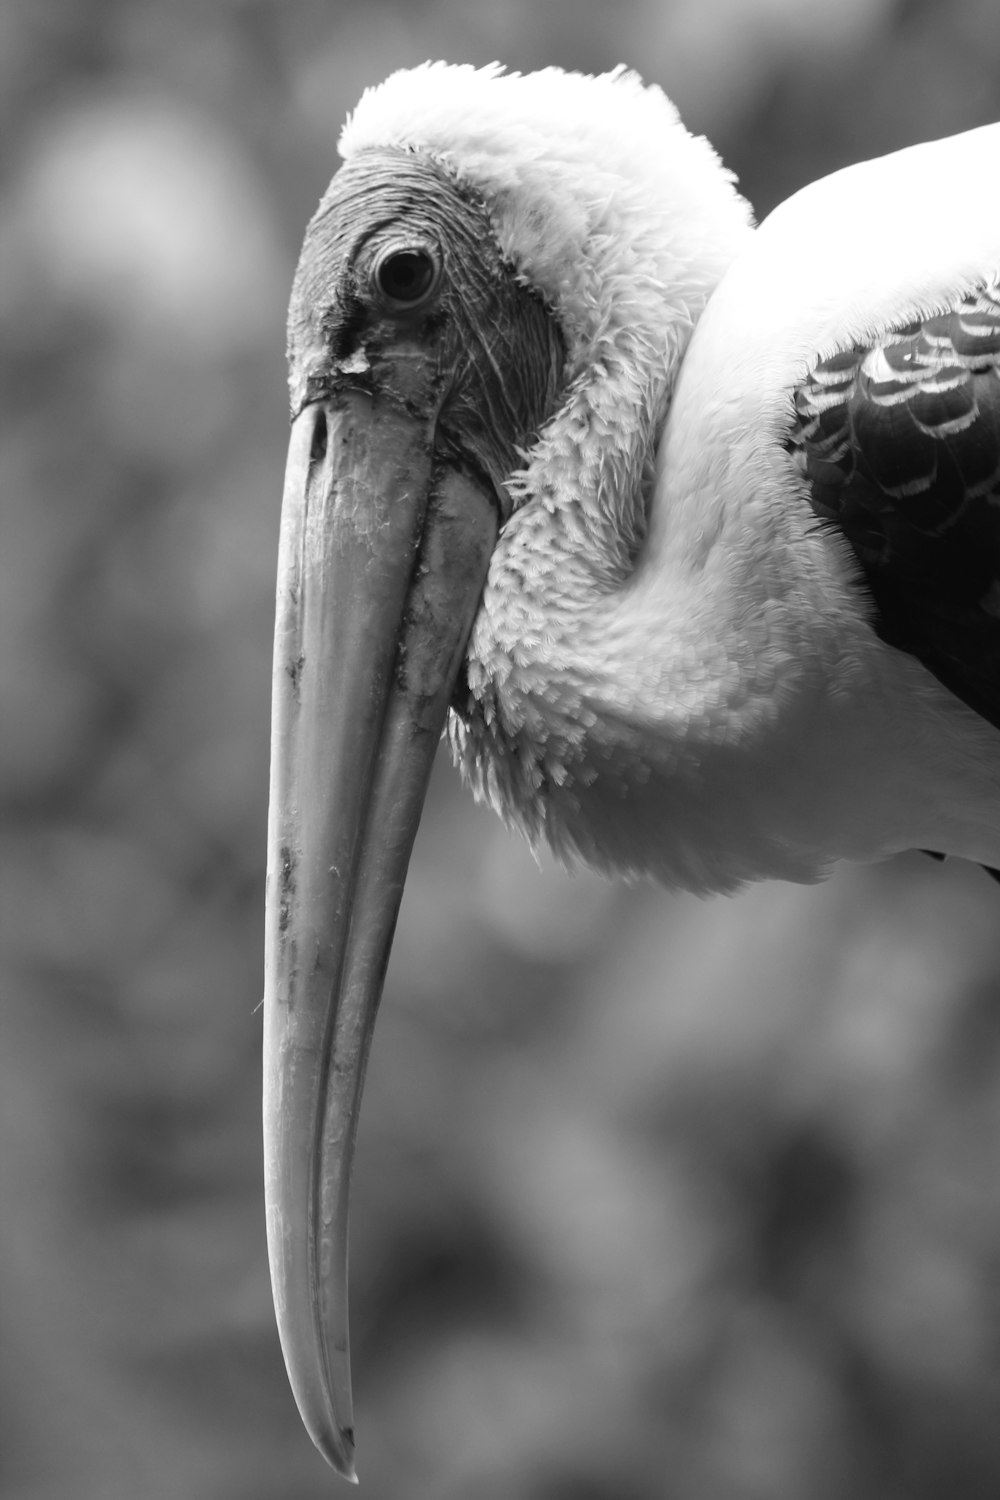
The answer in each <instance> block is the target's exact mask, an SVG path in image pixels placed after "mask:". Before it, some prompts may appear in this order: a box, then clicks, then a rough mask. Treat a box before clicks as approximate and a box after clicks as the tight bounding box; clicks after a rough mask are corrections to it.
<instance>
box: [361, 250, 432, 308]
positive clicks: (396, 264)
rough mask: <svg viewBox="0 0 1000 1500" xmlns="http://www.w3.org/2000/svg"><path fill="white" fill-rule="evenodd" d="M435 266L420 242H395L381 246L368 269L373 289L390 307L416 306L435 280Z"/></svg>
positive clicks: (429, 254) (423, 300) (425, 298)
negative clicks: (391, 244) (393, 244)
mask: <svg viewBox="0 0 1000 1500" xmlns="http://www.w3.org/2000/svg"><path fill="white" fill-rule="evenodd" d="M438 275H439V267H438V263H437V261H436V260H435V258H434V256H433V255H432V254H431V252H430V251H429V250H427V249H425V248H424V246H422V245H395V246H390V247H389V248H388V249H387V250H383V252H382V254H381V255H380V256H379V258H378V260H377V261H376V262H375V266H374V268H373V271H372V279H373V281H374V283H375V288H376V291H378V292H379V294H380V295H381V297H382V298H383V300H384V301H385V302H388V303H389V305H390V306H391V307H400V308H410V307H418V306H419V305H420V304H421V303H422V302H426V301H427V300H428V298H429V297H430V296H431V293H432V292H433V291H434V290H435V288H436V287H437V283H438Z"/></svg>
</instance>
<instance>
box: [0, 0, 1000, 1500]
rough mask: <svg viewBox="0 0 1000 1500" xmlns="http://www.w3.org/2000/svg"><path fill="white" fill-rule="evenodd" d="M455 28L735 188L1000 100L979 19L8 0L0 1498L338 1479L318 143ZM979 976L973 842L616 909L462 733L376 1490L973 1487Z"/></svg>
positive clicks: (383, 1348) (883, 12) (415, 1076)
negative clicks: (303, 1202)
mask: <svg viewBox="0 0 1000 1500" xmlns="http://www.w3.org/2000/svg"><path fill="white" fill-rule="evenodd" d="M428 56H430V57H435V56H442V57H447V58H449V59H451V60H453V61H466V60H467V61H473V62H478V63H485V62H488V61H490V60H491V59H493V58H501V59H503V60H505V61H506V62H508V63H509V64H510V65H512V66H515V67H519V68H524V69H530V68H534V67H538V66H541V65H544V64H548V63H561V64H563V65H565V66H569V67H576V68H583V69H587V70H592V71H593V70H597V71H600V70H603V69H605V68H607V67H609V66H611V65H613V64H614V63H616V62H618V61H619V60H623V61H627V62H631V63H633V64H635V65H637V66H639V67H640V68H641V70H642V71H643V72H644V74H645V75H646V77H647V78H649V79H652V80H656V81H657V82H659V83H661V84H662V85H663V86H664V87H665V88H666V89H667V91H668V92H669V93H671V94H672V95H673V97H674V98H675V99H676V101H677V102H678V104H679V105H680V106H681V108H682V110H683V112H684V114H685V116H686V118H687V120H688V123H689V124H690V125H692V126H693V127H694V128H696V129H697V130H699V131H703V132H705V133H706V134H708V135H709V136H710V137H711V138H712V139H713V140H714V141H715V143H716V144H717V145H718V146H719V148H720V149H721V150H722V151H723V153H724V155H725V156H726V158H727V160H728V161H729V162H730V164H731V165H732V166H734V167H735V168H736V169H737V170H738V172H739V174H740V177H741V180H742V184H743V187H744V190H745V191H746V193H747V194H748V195H749V196H750V197H751V199H752V200H753V201H754V202H755V203H756V204H757V206H758V209H759V210H760V211H761V212H764V211H766V210H767V209H768V208H769V207H770V206H771V205H773V204H774V203H775V202H776V201H778V200H779V199H780V198H781V197H782V196H784V195H785V194H786V193H787V192H789V191H791V190H792V189H793V188H795V187H796V186H798V185H799V184H801V183H802V182H804V181H806V180H808V179H810V178H812V177H815V176H816V175H818V174H820V173H821V172H823V171H825V170H828V169H831V168H834V167H837V166H839V165H841V164H843V163H845V162H848V161H850V160H852V159H856V158H858V157H861V156H865V155H870V154H873V153H876V152H880V151H882V150H886V149H889V148H891V147H895V146H899V145H903V144H906V143H908V142H910V141H913V140H918V139H922V138H928V137H933V136H936V135H940V134H944V133H948V132H950V131H953V130H957V129H961V128H964V127H967V126H972V125H976V124H979V123H982V122H984V121H987V120H991V119H993V118H995V117H1000V20H998V13H997V11H996V5H995V0H939V3H934V0H837V3H835V4H834V3H830V0H614V3H613V4H612V3H601V0H552V3H546V0H541V3H539V0H395V3H393V0H364V3H362V0H339V3H338V0H280V3H279V0H171V3H170V4H165V3H162V0H73V3H68V0H0V372H2V373H0V379H2V391H3V404H2V437H0V535H2V543H0V678H2V694H3V711H2V734H0V825H2V826H0V882H2V890H0V927H2V943H0V948H2V959H0V975H2V979H0V1496H2V1497H3V1500H57V1497H58V1500H63V1497H66V1496H73V1497H77V1500H117V1497H128V1500H134V1497H135V1496H143V1497H146V1500H201V1497H205V1500H267V1497H272V1496H282V1497H292V1500H313V1497H320V1496H332V1495H336V1494H337V1493H343V1494H344V1495H345V1496H346V1494H347V1493H348V1491H347V1490H346V1489H341V1482H340V1481H339V1480H337V1479H336V1478H334V1477H333V1475H332V1474H330V1473H329V1471H328V1470H327V1469H326V1467H325V1465H324V1464H323V1462H322V1460H321V1459H320V1458H319V1457H318V1456H317V1455H316V1454H315V1453H314V1451H313V1449H312V1447H311V1444H310V1443H309V1441H308V1439H307V1438H306V1436H305V1434H304V1432H303V1430H302V1429H301V1428H300V1426H299V1422H298V1418H297V1415H296V1413H295V1410H294V1406H293V1403H292V1399H291V1396H290V1394H289V1391H288V1388H287V1385H286V1381H285V1376H284V1372H283V1368H282V1365H281V1357H280V1353H279V1350H278V1344H277V1339H276V1335H275V1332H274V1328H273V1322H272V1314H271V1309H270V1302H269V1291H268V1283H267V1271H266V1261H265V1247H264V1236H263V1219H262V1206H261V1185H260V1176H261V1173H260V1146H259V1123H258V1117H259V1105H258V1096H259V1088H260V1064H259V1050H260V1029H261V1018H260V1012H259V1009H258V1002H259V998H260V992H261V949H262V943H261V906H262V898H263V859H264V831H265V815H266V785H267V739H268V725H267V720H268V697H269V673H270V631H271V619H272V588H273V573H274V560H275V551H276V536H277V520H278V501H279V495H280V487H281V476H282V468H283V459H284V445H285V436H286V417H285V391H284V370H283V341H284V334H283V318H284V303H285V298H286V293H287V287H288V283H289V280H290V276H291V272H292V268H293V265H294V261H295V258H296V252H297V244H298V240H299V236H300V234H301V229H302V226H303V225H304V223H305V220H306V218H307V217H308V215H309V214H310V212H311V210H312V208H313V206H314V204H315V202H316V200H317V199H318V197H319V195H320V193H321V191H322V190H323V188H324V187H325V185H326V182H327V180H328V178H329V176H330V174H331V172H332V170H333V168H334V165H335V142H336V136H337V131H338V126H339V123H340V121H341V119H342V117H343V116H344V114H345V112H346V110H347V109H348V108H349V107H350V105H351V104H352V102H353V101H354V99H355V98H356V97H357V95H358V93H359V92H360V90H361V88H362V86H364V85H365V84H367V83H370V82H374V81H377V80H378V79H380V78H381V77H383V76H384V75H385V74H386V73H387V72H388V71H390V70H391V69H392V68H395V67H397V66H400V65H405V64H412V63H415V62H418V61H422V60H423V59H424V58H426V57H428ZM983 191H984V193H990V194H993V195H995V194H996V184H988V183H984V184H983ZM927 211H928V213H929V214H932V213H933V211H934V205H933V204H932V203H929V204H928V205H927ZM856 227H857V232H858V234H860V235H863V234H864V233H865V225H864V223H863V222H860V221H859V223H858V224H857V226H856ZM819 232H822V230H821V229H820V230H819ZM998 986H1000V890H998V889H997V888H996V886H995V885H993V884H992V883H991V882H990V881H989V880H988V879H987V878H986V877H985V876H984V875H983V874H982V873H981V872H979V871H977V870H975V869H973V868H971V867H968V866H962V865H960V864H949V865H947V866H945V867H943V868H942V867H938V866H936V865H933V864H932V863H931V862H930V861H929V860H925V859H922V858H920V857H919V856H916V855H915V856H913V857H907V858H905V859H901V860H898V861H896V862H894V863H893V864H892V865H891V866H887V867H885V868H882V869H878V870H870V871H843V872H840V873H838V874H837V875H836V876H835V877H834V878H833V879H832V880H831V881H830V882H829V883H828V884H827V885H825V886H824V887H822V888H819V889H815V890H800V889H795V888H791V887H781V886H774V887H770V888H761V889H758V890H754V891H751V892H749V893H748V894H746V895H744V896H742V897H740V898H738V899H735V900H729V901H721V900H720V901H712V902H707V903H703V902H698V901H695V900H692V899H687V898H681V897H669V896H666V895H664V894H663V893H659V892H656V891H653V890H649V889H632V890H625V889H618V888H615V887H614V886H611V885H606V884H604V883H603V882H601V881H598V880H597V879H595V878H591V877H588V876H587V875H585V874H584V875H580V876H577V877H576V878H573V879H570V878H568V877H566V876H564V875H562V874H561V873H560V872H558V871H556V870H555V869H553V868H550V867H548V866H544V867H543V868H542V869H541V870H539V869H538V868H536V866H535V865H534V863H533V862H532V860H531V858H530V856H529V855H528V854H527V852H526V851H525V850H524V849H523V848H521V846H520V845H518V844H517V843H516V842H513V841H512V840H510V839H509V838H508V837H507V835H506V834H505V833H504V832H503V830H502V829H501V828H500V827H499V825H498V824H497V823H496V822H495V821H494V820H493V819H492V817H491V815H489V814H488V813H487V812H485V811H483V810H482V809H477V808H475V807H473V806H472V804H471V802H470V801H469V800H468V799H467V798H466V797H465V795H464V794H463V793H462V791H461V788H460V786H459V784H458V780H457V777H456V776H455V775H454V774H453V773H452V772H451V770H450V767H448V766H447V765H446V764H444V762H443V760H442V763H441V764H440V765H439V767H438V771H437V773H436V775H435V780H434V784H433V788H432V794H431V799H430V806H429V809H428V813H427V816H426V820H425V824H424V828H423V830H422V833H421V837H420V840H419V843H418V847H417V851H416V855H415V860H414V867H413V871H412V877H411V882H410V886H409V889H408V893H407V897H406V901H405V904H404V909H403V914H402V917H401V921H400V929H399V936H398V942H397V945H396V951H395V956H394V959H393V963H392V967H391V969H390V973H389V977H388V983H387V987H386V997H385V1002H384V1006H383V1011H382V1016H381V1020H380V1026H379V1033H378V1035H377V1038H376V1045H375V1049H374V1056H373V1061H372V1066H371V1070H370V1077H369V1086H368V1095H367V1100H366V1106H365V1114H364V1120H363V1125H362V1132H361V1139H360V1144H359V1151H358V1160H357V1169H356V1174H355V1206H354V1226H353V1319H354V1340H355V1363H356V1371H355V1384H356V1399H357V1419H358V1431H359V1439H360V1452H359V1461H360V1472H361V1475H362V1481H363V1484H364V1489H363V1493H364V1495H365V1496H366V1497H368V1500H401V1497H406V1500H467V1497H472V1496H476V1497H479V1500H655V1497H677V1500H803V1497H809V1500H937V1497H942V1500H943V1497H948V1500H953V1497H955V1496H961V1497H962V1500H978V1497H984V1500H985V1497H991V1500H995V1497H996V1495H997V1494H1000V1380H998V1373H1000V1290H998V1272H1000V1006H998V995H1000V988H998Z"/></svg>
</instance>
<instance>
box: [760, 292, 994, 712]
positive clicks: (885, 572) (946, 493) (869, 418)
mask: <svg viewBox="0 0 1000 1500" xmlns="http://www.w3.org/2000/svg"><path fill="white" fill-rule="evenodd" d="M789 448H790V451H791V452H792V454H793V456H794V458H795V460H796V463H797V465H798V467H799V469H800V472H801V473H802V474H803V475H804V477H805V479H806V481H807V484H808V487H809V498H810V501H811V504H812V506H813V509H814V510H815V512H816V514H817V516H819V517H820V518H821V520H822V521H823V522H824V523H826V524H829V525H831V526H835V527H836V528H837V529H838V530H839V531H840V532H841V533H842V534H843V536H844V537H845V538H846V539H847V541H848V542H849V543H850V545H851V547H852V548H853V550H854V553H855V555H856V557H857V559H858V562H859V564H860V567H861V571H862V574H863V576H864V579H865V582H866V584H867V587H868V589H869V590H870V592H871V596H872V599H873V601H874V605H875V610H876V616H875V628H876V630H877V631H878V633H879V635H880V636H881V637H882V638H883V639H884V640H886V641H887V642H889V644H891V645H893V646H897V647H899V648H900V649H902V650H904V651H909V652H911V653H912V654H913V655H915V656H917V657H918V658H919V659H920V661H922V662H923V663H924V665H925V666H926V667H927V668H928V669H929V670H930V671H931V672H933V673H934V675H935V676H936V677H937V678H938V679H939V680H940V681H941V682H943V683H944V684H945V686H946V687H948V688H949V689H950V690H951V691H952V692H953V693H955V694H956V695H957V696H958V697H959V698H961V699H962V700H963V701H964V702H965V703H967V704H968V705H969V706H970V707H971V708H973V709H975V711H976V712H977V713H980V714H982V715H983V717H984V718H986V719H988V720H989V721H990V722H991V723H992V724H995V725H996V726H997V727H1000V276H998V277H996V278H994V279H991V280H990V281H988V282H984V283H983V284H982V285H981V286H980V287H978V288H976V289H975V290H974V291H973V292H971V293H969V295H967V296H965V297H963V298H962V299H961V301H959V302H957V303H956V305H955V306H954V307H953V308H951V309H950V310H949V311H946V312H944V313H941V314H938V315H936V316H934V317H930V318H926V319H924V320H922V321H919V322H911V323H907V324H905V325H903V326H900V327H898V328H895V329H892V330H891V331H889V332H888V333H886V334H885V336H884V337H883V338H882V339H880V340H878V341H877V342H874V343H872V344H871V345H868V346H865V347H854V348H850V349H845V350H841V351H840V352H839V353H837V354H835V355H834V356H832V357H831V358H828V359H823V360H819V361H817V362H816V363H815V365H814V366H813V368H812V369H811V371H810V373H809V377H808V378H807V380H806V381H805V382H804V383H803V384H802V385H801V386H800V387H799V389H798V390H797V391H796V392H795V398H794V419H793V425H792V430H791V433H790V441H789Z"/></svg>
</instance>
